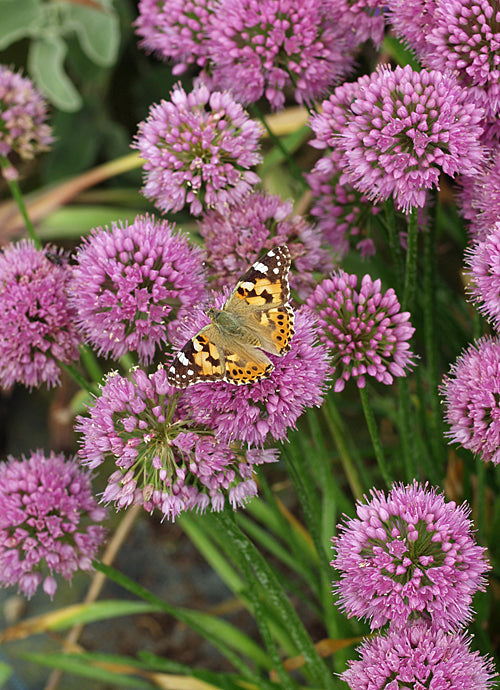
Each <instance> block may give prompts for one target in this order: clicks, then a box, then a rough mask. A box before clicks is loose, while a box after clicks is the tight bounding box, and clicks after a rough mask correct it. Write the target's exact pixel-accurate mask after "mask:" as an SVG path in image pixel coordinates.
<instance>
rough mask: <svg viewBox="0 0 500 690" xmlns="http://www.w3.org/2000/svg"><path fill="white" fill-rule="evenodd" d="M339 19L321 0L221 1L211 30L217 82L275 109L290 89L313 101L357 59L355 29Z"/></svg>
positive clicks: (243, 98)
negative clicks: (355, 53) (265, 100)
mask: <svg viewBox="0 0 500 690" xmlns="http://www.w3.org/2000/svg"><path fill="white" fill-rule="evenodd" d="M340 18H341V14H340V12H339V11H338V10H335V11H334V8H333V4H331V3H325V2H324V1H323V0H221V2H219V3H218V4H217V6H216V9H215V12H214V14H213V15H212V17H211V25H210V28H209V29H208V35H209V55H210V58H211V60H212V62H213V64H212V70H213V78H214V83H215V85H216V86H217V87H218V88H222V89H230V90H231V91H232V92H233V93H234V95H235V98H237V99H238V100H239V101H241V102H242V103H244V104H247V103H254V102H256V101H258V100H259V99H260V98H262V97H263V96H265V98H267V100H268V101H269V103H270V104H271V107H272V108H274V109H278V108H282V107H283V105H284V102H285V93H286V91H287V90H289V89H293V94H294V97H295V100H296V101H298V102H299V103H302V102H303V101H306V102H311V101H313V100H314V99H315V98H317V97H319V96H321V95H322V94H324V93H325V92H326V91H327V89H328V88H329V87H330V86H331V85H332V84H334V83H335V82H336V81H338V80H339V79H340V77H342V76H344V75H345V74H346V73H347V72H348V71H349V70H350V69H351V67H352V64H353V62H352V57H351V51H352V48H353V44H354V38H355V37H354V32H353V31H352V30H351V31H347V30H346V27H345V26H341V25H340Z"/></svg>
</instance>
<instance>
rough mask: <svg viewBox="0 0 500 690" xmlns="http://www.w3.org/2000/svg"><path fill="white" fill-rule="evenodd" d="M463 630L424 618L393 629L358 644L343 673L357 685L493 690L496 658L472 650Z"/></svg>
mask: <svg viewBox="0 0 500 690" xmlns="http://www.w3.org/2000/svg"><path fill="white" fill-rule="evenodd" d="M470 642H471V641H470V639H468V638H467V637H466V636H465V635H463V634H453V635H449V634H446V633H445V632H443V631H442V630H437V629H435V628H433V627H430V626H428V625H426V624H425V623H422V622H418V623H413V624H412V625H409V626H408V627H407V628H405V629H403V630H389V631H388V632H387V634H386V635H377V636H375V637H374V638H373V639H371V640H366V641H365V642H364V643H363V644H362V645H361V647H359V648H358V652H359V654H360V657H361V658H360V659H359V660H358V661H350V662H349V668H348V669H347V671H344V673H342V675H341V678H342V680H343V681H345V682H346V683H347V684H348V685H349V687H350V688H351V690H383V689H386V690H392V689H394V690H398V689H399V688H414V689H415V690H416V689H417V688H422V690H423V689H424V688H428V690H445V688H448V689H450V690H488V689H489V688H493V681H494V680H495V678H496V677H497V674H496V673H495V669H494V666H493V662H492V660H491V659H488V658H485V657H481V656H480V655H479V653H478V652H472V651H471V650H470Z"/></svg>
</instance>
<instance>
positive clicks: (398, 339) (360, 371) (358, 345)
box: [307, 271, 415, 392]
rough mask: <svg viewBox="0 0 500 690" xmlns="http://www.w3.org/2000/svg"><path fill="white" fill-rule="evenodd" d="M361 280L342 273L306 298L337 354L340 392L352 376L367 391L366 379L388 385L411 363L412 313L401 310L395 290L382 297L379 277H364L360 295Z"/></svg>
mask: <svg viewBox="0 0 500 690" xmlns="http://www.w3.org/2000/svg"><path fill="white" fill-rule="evenodd" d="M357 281H358V277H357V276H356V275H354V274H352V275H350V274H348V273H345V272H344V271H339V272H338V273H337V274H334V275H332V276H331V277H330V278H327V279H326V280H324V281H323V282H322V283H320V284H319V285H318V286H317V287H316V289H315V291H314V292H313V294H312V295H311V296H310V297H309V298H308V299H307V305H308V307H309V308H310V309H313V310H314V312H315V313H316V314H317V315H318V321H319V323H318V325H319V329H320V340H321V342H322V343H324V344H325V345H327V346H328V348H329V349H330V354H331V355H332V356H333V366H334V372H335V373H336V380H335V384H334V390H335V391H336V392H340V391H342V390H343V389H344V387H345V384H346V381H348V380H349V379H350V378H351V377H352V378H355V379H356V383H357V385H358V388H364V387H365V385H366V376H373V377H374V378H375V379H376V380H377V381H379V382H380V383H384V384H386V385H390V384H391V383H392V382H393V377H394V376H406V371H405V370H406V369H408V368H409V367H410V366H411V365H412V359H413V354H412V352H411V350H410V346H409V343H408V341H409V340H410V338H411V337H412V335H413V333H414V332H415V329H414V328H413V327H412V326H411V324H410V323H409V318H410V313H409V312H406V311H405V312H402V311H401V307H400V304H399V302H398V299H397V297H396V293H395V292H394V290H393V289H392V288H389V290H387V291H386V292H385V293H382V291H381V282H380V280H379V279H378V280H372V278H370V276H369V275H365V276H363V278H362V280H361V288H360V289H359V291H358V290H356V285H357Z"/></svg>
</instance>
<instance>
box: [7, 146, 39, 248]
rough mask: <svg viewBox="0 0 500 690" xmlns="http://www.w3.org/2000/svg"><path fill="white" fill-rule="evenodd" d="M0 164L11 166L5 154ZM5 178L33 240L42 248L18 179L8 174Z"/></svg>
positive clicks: (37, 246)
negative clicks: (11, 177) (12, 178)
mask: <svg viewBox="0 0 500 690" xmlns="http://www.w3.org/2000/svg"><path fill="white" fill-rule="evenodd" d="M0 165H1V167H2V168H3V169H4V170H6V169H7V168H10V167H11V165H10V163H9V161H8V159H7V158H5V156H0ZM4 179H6V181H7V184H8V185H9V188H10V192H11V194H12V197H13V199H14V201H15V202H16V204H17V207H18V209H19V212H20V214H21V215H22V217H23V220H24V223H25V225H26V230H27V231H28V235H29V236H30V237H31V239H32V240H33V242H34V244H35V247H36V248H37V249H41V248H42V243H41V242H40V240H39V239H38V237H37V234H36V232H35V228H34V227H33V223H32V222H31V220H30V217H29V216H28V211H27V209H26V204H25V203H24V198H23V195H22V192H21V189H20V187H19V184H18V182H17V180H11V179H9V177H8V176H6V177H5V178H4Z"/></svg>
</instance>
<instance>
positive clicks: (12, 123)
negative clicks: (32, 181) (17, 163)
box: [0, 65, 53, 179]
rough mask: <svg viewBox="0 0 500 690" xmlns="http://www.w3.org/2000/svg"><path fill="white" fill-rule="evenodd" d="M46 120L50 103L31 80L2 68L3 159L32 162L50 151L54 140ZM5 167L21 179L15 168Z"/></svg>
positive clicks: (0, 153) (0, 132)
mask: <svg viewBox="0 0 500 690" xmlns="http://www.w3.org/2000/svg"><path fill="white" fill-rule="evenodd" d="M46 119H47V104H46V102H45V100H44V99H43V98H42V96H41V94H40V93H39V92H38V91H37V90H36V89H35V87H34V86H33V82H32V81H31V79H28V78H27V77H22V76H21V75H20V74H17V73H16V72H13V71H12V70H11V69H9V68H8V67H6V66H5V65H0V156H1V157H3V158H4V159H5V161H7V159H8V157H9V156H10V154H11V153H15V154H17V155H18V156H20V157H21V158H23V159H24V160H28V159H31V158H33V157H34V156H35V155H36V154H37V153H39V152H40V151H47V150H48V149H49V147H50V145H51V144H52V142H53V137H52V133H51V128H50V127H49V125H47V124H45V120H46ZM2 167H4V169H5V171H6V174H7V175H8V177H10V179H12V178H15V177H17V171H16V170H15V168H13V166H12V165H8V164H7V165H5V164H4V165H2Z"/></svg>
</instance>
